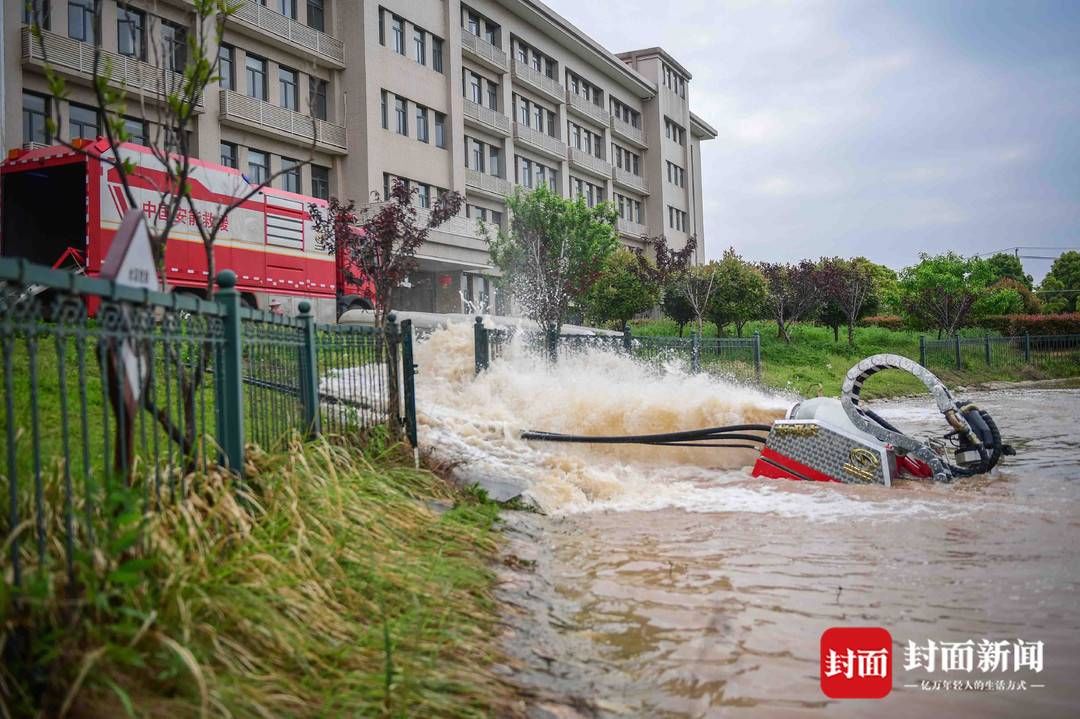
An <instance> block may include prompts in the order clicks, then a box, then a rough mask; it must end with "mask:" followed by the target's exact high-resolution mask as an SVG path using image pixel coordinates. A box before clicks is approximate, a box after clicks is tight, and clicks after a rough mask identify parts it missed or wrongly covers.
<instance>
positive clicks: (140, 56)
mask: <svg viewBox="0 0 1080 719" xmlns="http://www.w3.org/2000/svg"><path fill="white" fill-rule="evenodd" d="M132 18H136V19H137V20H138V24H137V25H136V26H135V27H136V30H137V32H132V31H131V30H130V29H129V30H125V29H124V26H125V25H128V26H130V25H132V23H131V19H132ZM125 38H128V39H130V40H131V41H132V44H133V46H134V47H133V48H132V51H131V52H124V47H123V42H124V39H125ZM116 52H117V53H119V54H120V55H123V56H124V57H133V58H135V59H136V60H142V61H145V60H146V13H145V12H143V11H142V10H138V9H136V8H131V7H125V6H123V5H117V7H116Z"/></svg>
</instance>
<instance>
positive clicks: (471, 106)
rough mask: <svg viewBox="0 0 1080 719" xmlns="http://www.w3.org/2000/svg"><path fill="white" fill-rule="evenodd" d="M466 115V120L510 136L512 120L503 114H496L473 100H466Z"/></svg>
mask: <svg viewBox="0 0 1080 719" xmlns="http://www.w3.org/2000/svg"><path fill="white" fill-rule="evenodd" d="M464 114H465V119H466V120H472V121H473V122H475V123H477V124H479V125H480V126H481V127H484V128H486V129H488V130H494V131H495V132H497V133H499V134H501V135H509V134H510V118H509V117H507V116H506V115H504V114H502V113H501V112H496V111H495V110H492V109H491V108H489V107H484V106H483V105H480V104H478V103H475V102H473V101H472V100H469V99H466V100H465V107H464Z"/></svg>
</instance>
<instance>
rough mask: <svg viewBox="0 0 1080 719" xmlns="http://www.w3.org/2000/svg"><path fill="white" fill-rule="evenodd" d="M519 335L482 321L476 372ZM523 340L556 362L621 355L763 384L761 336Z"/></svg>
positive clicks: (535, 335) (532, 335) (476, 337)
mask: <svg viewBox="0 0 1080 719" xmlns="http://www.w3.org/2000/svg"><path fill="white" fill-rule="evenodd" d="M520 332H521V331H519V330H514V329H511V328H505V327H500V328H490V327H485V326H484V320H483V318H482V317H477V318H476V322H475V323H474V324H473V354H474V359H475V369H476V373H477V374H479V373H480V372H482V371H484V370H485V369H487V368H488V367H490V366H491V363H492V361H494V360H496V359H498V358H500V357H502V356H504V355H505V354H506V351H507V348H508V347H509V346H510V343H511V342H512V341H514V340H515V339H518V334H519V333H520ZM519 341H521V342H522V344H523V346H524V347H525V348H526V349H527V350H528V351H531V352H536V353H543V354H544V355H545V356H546V357H548V358H550V359H551V360H552V361H557V360H558V359H559V358H560V357H564V356H567V355H570V354H575V353H580V352H583V351H588V350H603V351H610V352H621V353H624V354H626V355H628V356H631V357H634V358H635V359H638V360H641V361H646V362H652V363H655V364H663V363H665V362H670V361H673V360H677V361H681V362H682V363H683V364H685V365H686V366H688V367H689V368H690V371H691V372H712V373H716V374H723V375H727V376H734V377H735V378H737V379H743V380H749V379H752V380H754V381H758V382H759V381H760V380H761V371H762V363H761V335H759V334H758V333H756V332H755V333H754V334H753V335H752V336H750V337H700V336H698V335H697V333H691V335H690V336H689V337H633V336H631V334H630V332H629V330H627V331H625V332H623V333H622V334H618V335H580V334H558V335H556V334H554V333H543V332H525V333H524V337H521V338H520V339H519Z"/></svg>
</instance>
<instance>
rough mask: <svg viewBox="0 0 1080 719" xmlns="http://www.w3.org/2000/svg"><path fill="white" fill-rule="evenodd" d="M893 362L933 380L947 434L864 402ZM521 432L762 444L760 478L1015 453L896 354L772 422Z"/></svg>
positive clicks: (549, 438)
mask: <svg viewBox="0 0 1080 719" xmlns="http://www.w3.org/2000/svg"><path fill="white" fill-rule="evenodd" d="M889 369H895V370H902V371H904V372H908V373H910V374H911V375H913V376H915V377H916V378H918V379H919V380H920V381H921V382H922V383H923V384H924V385H925V386H926V389H927V391H928V392H929V393H930V395H931V397H933V399H934V402H935V403H936V404H937V408H938V410H939V411H940V412H941V414H942V416H943V417H944V420H945V423H946V424H947V425H948V430H947V431H946V432H945V433H944V434H943V435H942V436H941V438H939V439H938V438H935V439H933V440H929V441H926V442H923V441H920V440H918V439H916V438H915V437H912V436H911V435H908V434H904V433H903V432H902V431H900V430H899V429H897V428H896V427H895V426H893V425H892V424H890V423H889V422H888V421H887V420H885V419H883V418H882V417H880V416H879V415H878V414H877V413H875V412H874V411H873V410H871V409H869V408H867V407H864V406H863V405H862V404H861V402H860V398H859V393H860V392H861V391H862V386H863V383H864V382H866V380H867V379H868V378H869V377H871V376H872V375H874V374H876V373H878V372H881V371H883V370H889ZM521 437H522V439H528V440H536V441H545V442H580V443H602V444H647V445H658V446H672V447H714V448H732V447H741V448H753V449H759V450H760V454H759V455H758V458H757V461H756V462H755V463H754V467H753V475H754V476H755V477H771V478H776V479H800V480H810V481H821V482H842V483H844V484H882V485H885V486H886V487H888V486H890V485H891V484H892V483H893V480H895V479H896V478H898V477H900V476H902V475H907V476H910V477H914V478H921V479H933V480H935V481H938V482H950V481H952V480H953V479H955V478H957V477H970V476H974V475H978V474H986V473H987V472H989V471H990V470H992V469H993V468H994V467H995V466H997V464H998V462H999V461H1000V460H1001V457H1002V456H1005V455H1012V454H1015V452H1014V450H1013V448H1012V447H1011V446H1009V445H1008V444H1005V443H1004V442H1003V441H1002V438H1001V433H1000V431H999V430H998V426H997V423H996V422H994V419H993V417H991V416H990V414H989V413H988V412H987V411H986V410H984V409H980V408H979V407H977V406H975V405H974V404H971V403H969V402H964V401H962V400H957V399H955V398H954V397H953V396H952V394H951V393H950V392H949V390H948V389H947V388H946V387H945V385H944V384H943V383H942V382H941V380H939V379H938V378H937V377H936V376H935V375H934V374H933V373H932V372H930V370H928V369H926V368H925V367H923V366H922V365H920V364H918V363H916V362H913V361H912V360H910V359H908V358H907V357H902V356H900V355H894V354H880V355H874V356H872V357H867V358H866V359H864V360H862V361H861V362H859V363H858V364H856V365H855V366H854V367H852V368H851V369H850V370H848V373H847V375H846V376H845V378H844V385H843V391H842V393H841V396H840V398H839V399H836V398H830V397H816V398H814V399H809V400H805V401H803V402H799V403H797V404H795V405H794V406H793V407H791V409H789V410H788V412H787V415H786V416H785V417H784V419H781V420H777V421H776V422H773V423H772V424H771V425H767V424H739V425H728V426H725V427H709V428H705V429H695V430H688V431H685V432H668V433H665V434H647V435H619V436H587V435H571V434H558V433H554V432H535V431H530V432H523V433H522V435H521Z"/></svg>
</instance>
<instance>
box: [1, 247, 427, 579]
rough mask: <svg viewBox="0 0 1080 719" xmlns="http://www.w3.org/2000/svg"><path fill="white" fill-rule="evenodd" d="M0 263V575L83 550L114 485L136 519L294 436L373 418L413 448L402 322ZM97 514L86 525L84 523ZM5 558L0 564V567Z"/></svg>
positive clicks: (347, 427) (231, 282)
mask: <svg viewBox="0 0 1080 719" xmlns="http://www.w3.org/2000/svg"><path fill="white" fill-rule="evenodd" d="M235 284H236V276H235V274H234V273H232V272H231V271H228V270H226V271H224V272H222V273H221V274H220V275H218V291H217V293H216V294H215V296H214V299H212V300H203V299H199V298H197V297H194V296H191V295H185V294H177V293H165V292H155V291H149V290H143V289H135V288H131V287H126V286H123V285H119V284H116V283H113V282H110V281H108V280H103V279H97V278H90V277H85V276H77V275H74V274H71V273H68V272H63V271H58V270H53V269H50V268H47V267H42V266H38V265H34V264H31V263H28V262H26V261H24V260H12V259H0V361H2V375H3V377H2V387H3V390H2V394H3V399H2V400H0V402H2V406H0V420H2V421H0V477H2V482H0V490H2V494H3V500H4V504H5V505H6V509H5V511H3V512H0V544H3V543H4V542H6V543H7V546H6V549H5V553H6V554H7V555H8V557H6V558H5V559H10V565H11V570H10V571H11V575H10V580H11V581H13V582H14V584H15V585H19V584H20V583H21V581H22V577H23V575H24V573H25V571H26V570H27V568H29V567H32V566H37V567H45V566H48V565H50V564H51V563H52V562H56V561H63V562H66V569H67V571H68V573H69V575H70V576H73V574H74V567H73V561H74V557H75V554H76V552H77V551H80V550H86V549H92V548H94V546H95V537H94V536H93V534H94V530H93V527H94V526H95V521H94V517H95V516H97V517H100V516H101V514H102V512H103V511H105V510H103V507H104V506H106V505H107V504H108V503H109V502H110V501H112V500H111V499H110V498H111V497H113V495H114V494H115V493H116V491H117V490H120V491H122V492H123V493H124V494H125V495H126V496H128V497H129V498H130V497H136V498H137V499H138V505H139V506H138V507H136V510H137V512H138V513H139V514H144V513H145V512H147V511H152V510H153V509H154V508H155V507H157V506H160V505H161V504H162V503H166V502H171V501H172V500H174V499H175V498H176V497H177V496H185V494H186V492H187V487H186V484H187V483H188V482H190V481H192V479H191V478H192V476H193V473H195V472H196V471H199V470H202V471H205V470H207V469H208V468H209V467H211V466H212V465H217V466H221V467H224V468H227V469H229V470H231V471H232V472H235V473H237V474H240V475H241V476H242V475H243V471H244V454H245V448H246V447H247V446H248V445H249V444H257V445H260V446H261V447H263V448H266V449H272V448H274V447H275V446H277V445H279V444H280V443H281V442H282V441H283V440H285V439H287V438H288V437H291V436H293V435H294V434H295V433H297V432H299V433H301V434H305V435H309V436H310V435H314V434H318V433H320V432H323V431H329V432H334V433H341V434H347V433H354V432H364V431H366V430H370V429H371V428H373V427H375V426H377V425H384V426H386V425H388V426H389V427H390V428H391V431H392V432H394V433H398V432H402V431H403V432H404V434H405V435H406V437H407V438H408V439H409V440H410V442H412V444H413V446H414V447H415V446H416V419H415V417H416V412H415V400H414V396H415V392H414V391H413V373H414V366H413V364H412V327H411V323H409V322H405V323H402V326H401V327H398V326H397V324H396V323H394V322H393V321H391V322H390V323H389V326H388V328H387V329H386V331H385V332H380V331H379V330H377V329H375V328H367V327H354V326H338V325H321V324H317V323H315V321H314V317H313V316H312V314H311V306H310V303H308V302H301V303H300V305H299V307H300V315H299V316H298V317H285V316H281V315H277V314H273V313H269V312H263V311H260V310H253V309H247V308H244V307H241V304H240V294H239V292H238V291H237V288H236V287H235ZM98 524H100V522H98ZM5 563H6V562H5Z"/></svg>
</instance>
